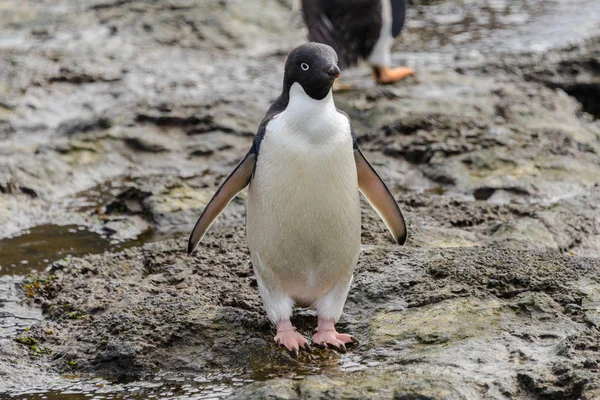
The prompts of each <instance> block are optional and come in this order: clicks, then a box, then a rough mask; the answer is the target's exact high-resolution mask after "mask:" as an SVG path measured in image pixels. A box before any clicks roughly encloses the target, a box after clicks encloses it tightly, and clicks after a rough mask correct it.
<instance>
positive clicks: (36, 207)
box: [0, 0, 600, 399]
mask: <svg viewBox="0 0 600 400" xmlns="http://www.w3.org/2000/svg"><path fill="white" fill-rule="evenodd" d="M251 3H252V4H251ZM254 3H255V2H238V1H223V2H195V1H169V2H164V1H153V2H141V1H94V2H88V3H86V4H80V2H71V1H60V2H46V3H38V2H35V4H33V3H30V2H27V1H24V2H17V3H11V4H9V5H6V6H5V7H4V9H3V12H2V14H1V15H0V27H2V29H3V31H5V32H8V34H7V35H3V37H2V38H0V79H1V81H0V82H1V83H2V84H1V85H0V138H1V139H2V140H1V141H0V226H2V231H1V232H0V238H2V239H3V240H0V254H1V255H2V257H0V274H7V273H8V274H20V275H26V274H28V273H29V271H30V270H31V269H37V270H41V269H43V267H45V266H46V265H49V264H51V267H50V269H49V270H48V271H46V272H36V273H35V274H34V275H33V276H29V277H27V278H25V280H24V281H23V278H15V277H12V276H6V277H3V278H2V280H1V281H0V285H2V286H0V287H6V288H8V289H7V290H6V293H8V294H7V295H6V296H3V297H0V302H1V303H0V321H2V324H1V328H2V331H1V332H0V333H1V334H0V392H2V391H9V392H7V393H12V394H15V393H22V391H23V390H24V389H28V388H31V387H34V388H40V390H47V389H48V388H50V389H52V388H54V389H53V390H56V391H57V393H58V396H60V393H62V392H63V391H65V390H69V389H68V386H64V385H63V384H56V381H57V380H60V375H61V374H63V375H64V374H68V375H71V374H76V375H79V376H84V377H87V378H89V379H92V380H91V381H82V382H83V383H82V385H83V387H85V388H88V386H91V387H93V388H95V389H94V390H91V389H90V391H91V392H94V391H97V390H100V389H99V388H101V387H104V389H103V390H113V389H114V391H115V393H117V394H115V396H116V397H119V396H120V397H123V398H125V397H127V396H126V395H124V394H123V391H130V389H131V391H133V389H135V390H136V391H137V390H141V392H140V393H146V394H148V393H152V394H156V395H160V396H161V397H173V396H176V395H177V393H179V395H181V396H188V397H194V396H196V397H199V398H201V395H200V394H198V393H204V394H202V396H205V397H210V396H213V397H227V396H230V397H233V398H240V399H243V398H265V399H267V398H269V399H271V398H289V399H293V398H323V397H326V398H396V399H413V398H414V399H429V398H431V399H442V398H445V399H462V398H465V399H477V398H494V399H509V398H510V399H513V398H516V399H555V398H566V399H579V398H582V399H594V398H598V397H599V396H600V379H599V378H598V376H599V375H598V371H599V370H598V368H599V365H600V349H599V348H598V343H600V331H599V328H600V259H599V258H598V254H599V251H600V210H599V209H598V207H599V206H598V204H600V186H599V185H600V162H599V160H600V156H599V154H600V123H599V122H598V121H597V120H596V119H595V118H597V116H598V110H597V101H595V100H596V99H597V94H598V93H599V92H598V87H599V85H600V73H599V71H600V69H599V68H598V65H600V64H599V59H598V57H599V52H600V41H599V40H598V31H597V29H598V21H600V16H599V15H598V10H597V7H592V6H593V2H587V1H582V2H579V3H578V5H577V7H574V3H573V2H572V1H566V0H565V1H551V2H541V1H533V2H527V3H519V4H517V3H514V4H513V2H502V1H500V2H490V3H489V4H487V3H486V4H485V5H481V4H477V2H453V1H448V2H442V3H439V4H433V5H427V4H421V5H415V6H414V7H412V8H411V9H410V12H409V22H408V24H407V30H406V32H405V34H403V38H402V40H401V41H400V42H398V43H397V44H396V53H395V54H394V59H395V61H396V62H398V63H408V64H410V65H411V66H415V67H417V69H418V76H417V77H416V78H411V79H410V80H407V81H405V82H402V83H400V84H397V85H394V86H385V87H380V86H375V85H374V84H373V83H372V81H371V80H370V78H369V77H368V71H367V69H361V68H357V69H355V70H352V71H348V72H347V73H346V72H344V79H346V81H347V82H348V83H352V84H353V85H354V86H355V88H354V89H353V90H351V91H349V92H343V93H337V94H336V95H335V98H336V104H337V106H338V107H339V108H341V109H343V110H344V111H346V112H347V113H348V114H349V115H350V117H351V119H352V122H353V125H354V128H355V130H356V132H357V134H358V140H359V143H360V145H361V148H362V149H363V151H364V152H365V153H366V154H367V157H368V158H369V159H370V160H371V162H372V163H373V164H374V165H375V167H376V168H377V170H378V171H379V173H380V174H381V175H382V177H383V178H384V180H385V181H386V182H387V183H388V185H389V187H390V189H391V191H392V193H393V194H394V196H395V198H396V199H397V200H398V202H399V204H400V206H401V209H402V210H403V212H404V214H405V217H406V219H407V222H408V227H409V240H408V242H407V245H406V246H405V247H398V246H395V245H393V244H392V242H391V240H390V238H389V237H388V236H389V234H388V232H387V231H386V229H385V226H384V225H383V223H382V222H381V221H380V220H379V218H378V217H377V216H376V214H375V213H374V212H373V211H372V210H371V209H370V207H369V206H368V205H367V204H366V203H364V204H363V233H362V236H363V244H364V248H363V251H362V254H361V258H360V261H359V268H358V271H357V273H356V277H355V282H354V284H353V287H352V289H351V291H350V296H349V299H348V303H347V305H346V308H345V313H344V316H343V317H342V321H341V323H340V330H344V331H348V332H351V333H353V334H354V335H355V336H356V337H357V338H358V339H359V340H360V345H359V346H358V347H355V348H353V349H351V350H350V351H349V352H348V353H347V354H341V355H340V354H336V353H333V352H332V351H329V350H316V351H315V352H314V353H312V354H310V355H307V354H303V355H301V356H300V358H298V359H293V358H292V357H290V356H289V355H288V354H286V353H285V352H283V351H282V350H280V349H278V348H276V347H275V345H274V344H273V343H272V335H273V332H272V327H271V326H270V325H269V323H268V321H267V320H266V316H265V314H264V312H263V311H262V308H261V304H260V299H259V297H258V292H257V289H256V281H255V280H254V278H253V275H252V267H251V264H250V260H249V255H248V249H247V247H246V242H245V237H244V235H245V234H244V229H243V223H244V218H245V209H244V195H243V194H242V195H241V196H240V197H239V198H238V199H236V200H234V201H233V202H232V203H231V204H230V205H229V207H228V208H227V209H226V211H225V212H224V214H223V215H222V216H221V217H220V219H219V220H218V222H217V223H216V224H215V226H214V227H213V228H212V229H211V231H210V232H209V234H208V235H207V236H206V238H205V239H204V240H203V243H202V244H201V245H200V247H199V250H198V251H197V252H196V253H195V254H194V255H193V256H187V255H186V254H185V240H186V238H185V236H184V235H183V233H184V232H188V231H189V229H191V226H192V224H193V223H194V222H195V220H196V218H197V216H198V215H199V213H200V212H201V210H202V209H203V207H204V205H205V204H206V203H207V202H208V201H209V200H210V197H211V196H212V194H213V193H214V191H215V190H216V188H217V187H218V185H219V184H220V182H221V181H222V180H223V179H224V178H225V177H226V176H227V175H228V173H229V172H230V171H231V169H232V168H233V167H234V166H235V165H236V164H237V162H238V160H239V158H240V157H241V156H242V155H243V154H244V153H245V151H247V149H248V147H249V146H250V143H251V141H252V136H253V134H254V132H255V129H256V126H257V125H258V123H259V121H260V120H261V119H262V116H263V115H264V112H265V110H266V109H267V107H268V105H269V104H270V102H271V101H272V100H273V99H274V98H275V97H276V96H277V94H278V93H279V90H280V85H281V82H280V80H281V79H280V78H281V71H282V64H283V61H284V59H285V55H286V54H287V51H289V49H290V48H291V47H292V46H294V45H295V44H297V43H300V42H302V40H303V37H304V36H303V35H304V31H303V27H302V24H301V22H300V20H299V18H298V16H297V15H296V16H294V15H293V14H291V13H290V11H289V8H288V7H289V5H287V4H286V3H285V2H278V1H271V0H265V1H261V2H259V3H260V4H259V5H257V4H254ZM586 7H587V8H586ZM584 22H585V23H584ZM552 24H554V25H552ZM548 26H555V29H554V30H550V29H548V28H547V27H548ZM574 26H577V27H579V28H580V29H578V30H577V32H575V30H574V29H573V27H574ZM584 38H587V39H585V40H582V39H584ZM100 44H101V45H100ZM539 50H544V52H539ZM65 225H66V227H64V226H65ZM65 229H66V232H68V233H65ZM54 236H56V238H55V237H54ZM58 237H62V238H63V239H65V238H67V239H68V238H70V239H68V240H66V239H65V240H62V241H59V240H57V238H58ZM133 239H135V240H133ZM145 241H154V242H156V243H151V244H146V245H144V246H140V245H141V243H143V242H145ZM128 246H133V247H132V248H129V249H126V250H123V251H121V252H119V251H120V250H122V249H123V248H125V247H128ZM105 250H107V251H108V252H105V253H104V254H96V255H89V256H84V257H81V255H82V254H85V253H100V252H103V251H105ZM69 255H78V256H80V257H79V258H69V257H68V256H69ZM65 257H66V258H65ZM59 259H60V261H57V260H59ZM23 261H24V262H25V263H24V262H23ZM17 291H22V292H23V293H22V295H21V298H22V299H24V300H25V303H21V304H19V303H18V301H19V296H17V295H15V292H17ZM27 304H29V305H27ZM7 305H8V306H7ZM40 309H41V310H42V311H43V313H44V317H45V319H44V320H43V321H39V322H37V323H32V322H33V321H35V320H37V319H39V315H38V314H36V313H35V311H33V310H40ZM29 310H31V311H32V312H31V313H30V312H29ZM20 317H22V318H20ZM315 319H316V318H315V316H314V314H313V313H311V312H308V311H299V312H298V313H297V315H296V316H295V320H294V322H295V323H296V324H297V326H298V327H299V330H300V331H301V332H302V333H303V334H305V335H310V334H311V333H312V329H313V328H314V326H315V323H316V321H315ZM27 326H31V328H30V329H29V330H27V331H26V330H25V328H26V327H27ZM5 331H6V332H5ZM9 331H10V332H9ZM15 333H17V335H18V336H16V337H17V338H19V341H15V336H14V335H15ZM158 376H163V377H164V376H168V377H169V378H173V379H176V380H177V382H182V383H181V384H179V383H178V384H177V385H179V386H173V387H172V386H169V385H167V384H166V383H156V382H155V383H151V384H148V385H146V384H145V383H144V382H147V381H148V380H149V381H152V380H153V379H155V378H156V377H158ZM101 378H105V379H109V380H117V381H118V382H120V383H114V382H110V381H104V380H102V381H99V379H101ZM94 379H96V380H94ZM141 379H144V380H145V381H144V382H141V383H139V385H138V386H135V385H136V383H135V382H140V381H139V380H141ZM161 379H162V378H161ZM131 382H133V383H131ZM152 382H154V381H152ZM161 382H162V381H161ZM61 385H62V386H61ZM111 385H112V386H111ZM115 385H116V386H115ZM119 385H121V386H119ZM123 385H125V386H123ZM127 385H133V386H127ZM207 385H208V386H207ZM210 385H212V386H210ZM209 386H210V387H209ZM109 388H113V389H109ZM184 389H185V390H184ZM188 389H189V390H188ZM86 390H87V389H86ZM195 390H197V391H198V392H197V393H196V392H194V391H195ZM202 391H204V392H202ZM118 393H121V394H118ZM166 393H170V394H166ZM194 393H196V394H194ZM1 396H2V395H1V394H0V397H1ZM58 398H60V397H58Z"/></svg>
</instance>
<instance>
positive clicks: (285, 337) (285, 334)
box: [273, 330, 310, 357]
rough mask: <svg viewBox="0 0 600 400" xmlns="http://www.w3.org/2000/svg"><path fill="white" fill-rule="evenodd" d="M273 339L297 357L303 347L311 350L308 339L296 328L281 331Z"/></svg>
mask: <svg viewBox="0 0 600 400" xmlns="http://www.w3.org/2000/svg"><path fill="white" fill-rule="evenodd" d="M273 339H274V340H275V343H276V344H277V346H283V347H285V348H286V349H287V350H288V351H289V352H290V353H292V356H295V357H298V356H299V355H300V349H301V348H302V349H304V350H306V351H310V345H309V343H308V340H306V339H305V338H304V337H303V336H302V335H301V334H299V333H298V332H296V331H295V330H284V331H279V332H277V335H276V336H275V337H274V338H273Z"/></svg>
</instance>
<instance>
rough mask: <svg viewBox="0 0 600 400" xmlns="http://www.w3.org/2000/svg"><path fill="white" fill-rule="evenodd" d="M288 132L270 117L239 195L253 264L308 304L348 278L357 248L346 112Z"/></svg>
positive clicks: (269, 283)
mask: <svg viewBox="0 0 600 400" xmlns="http://www.w3.org/2000/svg"><path fill="white" fill-rule="evenodd" d="M336 114H338V115H339V117H338V116H337V115H335V116H334V119H333V120H332V121H331V123H330V124H325V126H320V125H319V124H318V123H317V124H315V125H313V126H312V128H313V129H314V130H313V131H312V132H311V131H310V129H311V125H310V124H309V123H307V124H306V129H308V130H309V134H306V132H295V133H293V132H290V130H289V129H288V128H287V127H286V121H285V118H281V117H283V116H280V117H278V118H281V120H280V121H277V120H275V121H272V122H271V123H270V124H269V125H273V127H274V129H271V130H269V129H268V130H267V132H266V135H265V137H264V139H263V142H262V144H261V148H260V154H259V156H258V159H257V164H256V171H255V174H254V178H253V180H252V182H251V183H250V187H249V190H248V198H247V234H248V243H249V247H250V251H251V253H252V260H253V264H254V268H255V272H256V274H257V275H258V278H259V280H260V281H261V283H262V284H263V285H264V286H265V288H266V289H267V290H269V291H275V292H278V291H282V292H285V293H287V294H289V295H290V296H291V298H292V299H293V300H294V301H295V302H296V303H297V304H299V305H304V306H308V305H311V304H313V303H314V302H315V301H316V300H318V299H319V298H321V297H322V296H324V295H325V294H327V293H329V292H330V291H331V290H332V288H333V287H334V286H335V284H336V283H337V282H338V281H340V280H345V281H347V282H349V281H350V277H351V275H352V272H353V270H354V268H355V266H356V261H357V258H358V253H359V251H360V203H359V191H358V179H357V173H356V165H355V161H354V154H353V148H352V137H351V134H350V127H349V124H348V122H347V119H346V118H345V117H344V116H342V115H341V114H339V113H337V112H336Z"/></svg>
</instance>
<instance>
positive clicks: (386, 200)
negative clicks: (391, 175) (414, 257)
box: [354, 146, 406, 244]
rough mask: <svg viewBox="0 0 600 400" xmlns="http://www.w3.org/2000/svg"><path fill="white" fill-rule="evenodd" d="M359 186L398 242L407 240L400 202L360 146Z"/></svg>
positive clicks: (356, 150)
mask: <svg viewBox="0 0 600 400" xmlns="http://www.w3.org/2000/svg"><path fill="white" fill-rule="evenodd" d="M354 160H355V162H356V171H357V173H358V188H359V189H360V191H361V193H362V194H363V195H364V196H365V197H366V198H367V200H368V201H369V203H371V206H372V207H373V208H374V209H375V211H377V214H379V216H380V217H381V219H382V220H383V222H385V224H386V225H387V227H388V229H389V230H390V232H391V233H392V236H393V237H394V240H395V241H396V242H398V244H404V242H406V223H405V222H404V217H403V216H402V212H401V211H400V208H399V207H398V203H396V200H395V199H394V196H392V194H391V193H390V190H389V189H388V188H387V186H386V185H385V183H383V181H382V180H381V178H380V177H379V175H378V174H377V172H376V171H375V170H374V169H373V167H372V166H371V164H369V161H367V159H366V158H365V156H364V154H363V153H362V151H360V149H359V148H358V146H355V148H354Z"/></svg>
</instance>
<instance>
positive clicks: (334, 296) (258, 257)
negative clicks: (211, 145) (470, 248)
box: [188, 43, 406, 354]
mask: <svg viewBox="0 0 600 400" xmlns="http://www.w3.org/2000/svg"><path fill="white" fill-rule="evenodd" d="M337 62H338V58H337V55H336V53H335V51H334V50H333V49H332V48H331V47H330V46H327V45H324V44H318V43H308V44H304V45H301V46H299V47H297V48H296V49H294V50H293V51H292V52H291V53H290V54H289V55H288V58H287V61H286V64H285V74H284V78H283V91H282V92H281V95H280V96H279V97H278V98H277V100H276V101H275V102H274V103H273V104H272V105H271V107H270V108H269V110H268V111H267V114H266V116H265V118H264V119H263V121H262V122H261V124H260V126H259V128H258V133H257V134H256V137H255V139H254V143H253V144H252V147H251V148H250V150H249V151H248V153H247V154H246V156H245V157H244V159H243V160H242V161H241V162H240V163H239V165H238V166H237V167H236V168H235V169H234V171H233V172H232V173H231V175H229V177H228V178H227V179H226V180H225V182H224V183H223V184H222V186H221V187H220V188H219V189H218V190H217V192H216V193H215V195H214V197H213V198H212V199H211V200H210V202H209V203H208V205H207V206H206V208H205V209H204V212H203V213H202V215H201V216H200V218H199V219H198V222H197V223H196V226H195V227H194V229H193V231H192V233H191V236H190V238H189V243H188V252H189V253H191V252H192V251H194V249H195V248H196V246H197V245H198V243H199V242H200V240H201V239H202V237H203V236H204V234H205V233H206V231H207V230H208V229H209V228H210V226H211V224H212V223H213V221H214V220H215V218H217V216H218V215H219V214H220V213H221V212H222V211H223V209H224V208H225V206H226V205H227V204H228V203H229V202H230V201H231V200H232V199H233V198H234V197H235V196H236V195H237V194H238V193H239V192H240V191H241V190H242V189H244V188H245V187H246V186H249V188H248V195H247V199H246V206H247V220H246V234H247V238H248V245H249V248H250V254H251V258H252V264H253V266H254V273H255V275H256V281H257V283H258V289H259V292H260V295H261V297H262V300H263V304H264V308H265V310H266V312H267V316H268V317H269V319H270V320H271V321H272V322H273V324H275V325H276V326H277V334H276V336H275V341H276V342H277V343H278V344H280V345H283V346H285V347H286V348H287V349H288V350H289V351H291V352H293V353H295V354H298V352H299V349H300V348H304V349H306V350H310V346H309V342H308V340H307V339H306V338H304V337H303V336H302V335H301V334H300V333H298V332H296V330H295V328H294V326H293V325H292V323H291V322H290V317H291V316H292V311H293V309H294V306H300V307H310V308H313V309H315V310H316V313H317V316H318V326H317V330H316V333H315V334H314V336H313V337H312V343H313V344H316V345H321V346H327V345H328V346H332V347H334V348H336V349H338V350H341V351H345V350H346V347H345V346H346V344H349V343H354V342H355V339H354V338H353V337H352V336H350V335H348V334H343V333H338V332H337V331H336V329H335V326H334V324H335V323H336V322H337V321H338V319H339V318H340V315H341V314H342V309H343V308H344V303H345V302H346V297H347V295H348V291H349V289H350V284H351V282H352V275H353V272H354V269H355V268H356V264H357V261H358V256H359V253H360V245H361V244H360V231H361V221H360V199H359V198H360V195H359V192H362V194H363V195H364V196H365V197H366V198H367V200H368V201H369V202H370V203H371V205H372V206H373V208H375V210H376V211H377V212H378V213H379V215H380V216H381V218H382V219H383V221H384V222H385V223H386V225H387V227H388V228H389V230H390V232H391V233H392V235H393V238H394V240H395V241H396V242H397V243H399V244H403V243H404V241H405V240H406V225H405V223H404V218H403V216H402V213H401V212H400V209H399V208H398V205H397V203H396V201H395V200H394V198H393V197H392V195H391V194H390V191H389V190H388V188H387V187H386V185H385V184H384V183H383V181H382V180H381V178H380V177H379V175H377V172H375V170H374V169H373V167H372V166H371V165H370V164H369V162H368V161H367V159H366V158H365V156H364V155H363V153H362V152H361V150H360V149H359V148H358V145H357V144H356V137H355V135H354V132H353V130H352V127H351V125H350V121H349V119H348V117H347V115H346V114H344V113H342V112H340V111H339V110H337V109H336V107H335V104H334V102H333V95H332V85H333V82H334V80H335V79H336V78H337V77H339V75H340V70H339V69H338V66H337Z"/></svg>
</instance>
